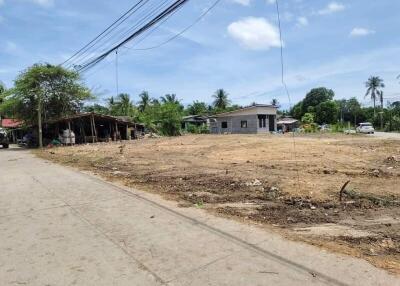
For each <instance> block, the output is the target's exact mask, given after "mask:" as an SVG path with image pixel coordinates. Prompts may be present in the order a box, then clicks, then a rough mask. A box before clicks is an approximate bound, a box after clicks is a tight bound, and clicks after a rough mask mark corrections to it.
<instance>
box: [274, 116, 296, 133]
mask: <svg viewBox="0 0 400 286" xmlns="http://www.w3.org/2000/svg"><path fill="white" fill-rule="evenodd" d="M277 125H278V130H282V131H283V132H291V131H293V130H294V129H296V128H299V126H300V122H299V121H298V120H297V119H294V118H293V117H290V116H287V117H282V118H279V119H278V122H277Z"/></svg>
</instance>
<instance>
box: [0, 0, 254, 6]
mask: <svg viewBox="0 0 400 286" xmlns="http://www.w3.org/2000/svg"><path fill="white" fill-rule="evenodd" d="M0 1H1V0H0ZM232 1H233V2H235V3H238V4H240V5H243V6H249V5H250V2H251V0H232Z"/></svg>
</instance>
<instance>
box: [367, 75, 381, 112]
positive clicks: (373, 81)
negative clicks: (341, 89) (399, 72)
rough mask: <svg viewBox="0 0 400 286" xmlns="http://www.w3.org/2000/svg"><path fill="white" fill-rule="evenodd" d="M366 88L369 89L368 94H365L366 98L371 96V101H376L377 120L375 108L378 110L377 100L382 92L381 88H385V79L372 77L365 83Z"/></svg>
mask: <svg viewBox="0 0 400 286" xmlns="http://www.w3.org/2000/svg"><path fill="white" fill-rule="evenodd" d="M365 87H366V88H367V92H366V93H365V97H367V96H368V95H370V96H371V99H372V100H373V101H374V118H375V108H376V99H377V96H378V95H379V92H380V91H381V90H380V89H381V88H384V87H385V84H384V83H383V79H381V78H380V77H379V76H371V77H370V78H369V79H368V81H367V82H366V83H365Z"/></svg>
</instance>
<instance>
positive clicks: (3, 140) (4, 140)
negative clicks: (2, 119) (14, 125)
mask: <svg viewBox="0 0 400 286" xmlns="http://www.w3.org/2000/svg"><path fill="white" fill-rule="evenodd" d="M9 144H10V142H9V141H8V136H7V131H6V130H5V129H3V128H1V127H0V145H1V146H3V148H4V149H7V148H8V146H9Z"/></svg>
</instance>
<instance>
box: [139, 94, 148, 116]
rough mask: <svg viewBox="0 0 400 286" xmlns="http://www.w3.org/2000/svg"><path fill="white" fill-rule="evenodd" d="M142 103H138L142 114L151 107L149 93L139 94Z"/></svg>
mask: <svg viewBox="0 0 400 286" xmlns="http://www.w3.org/2000/svg"><path fill="white" fill-rule="evenodd" d="M139 97H140V101H139V102H138V104H139V105H138V109H139V111H140V112H143V111H144V110H145V109H146V107H147V106H149V105H150V95H149V93H148V92H147V91H142V93H141V94H139Z"/></svg>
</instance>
